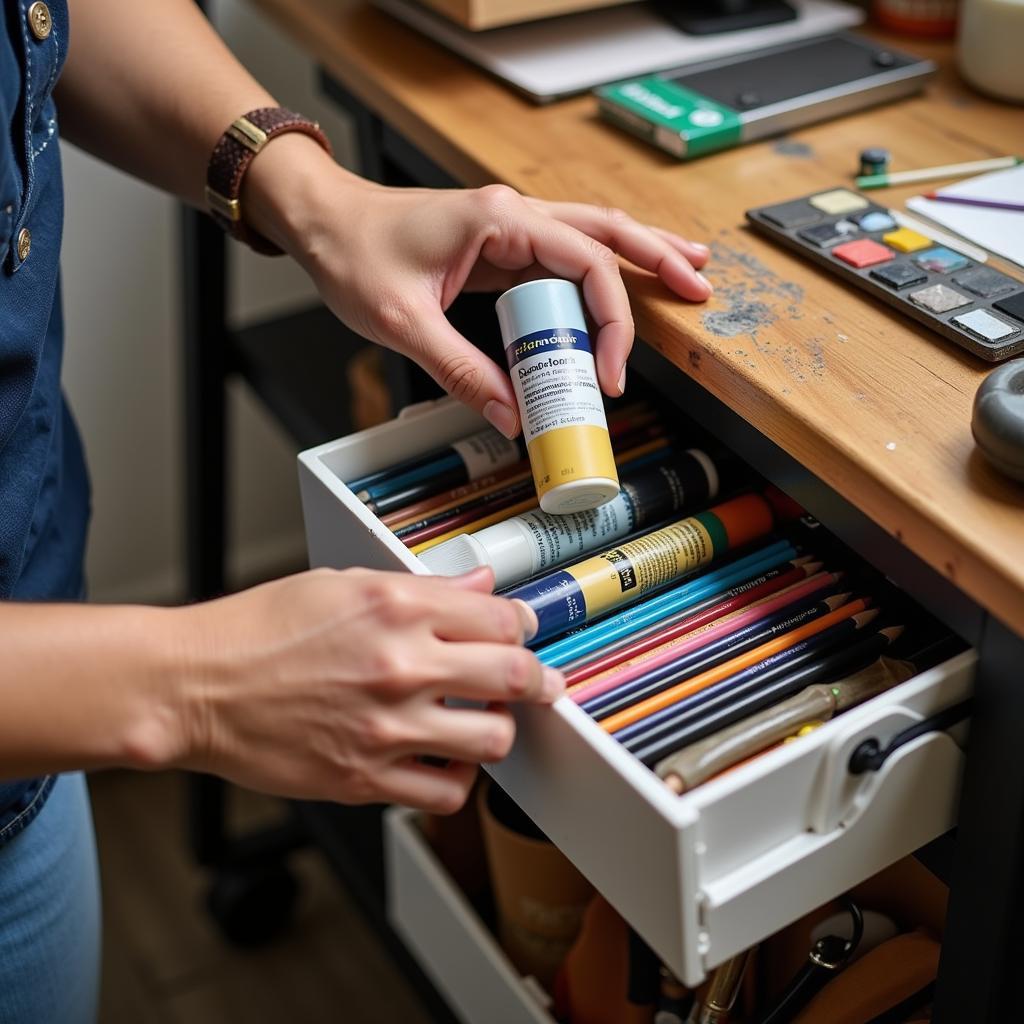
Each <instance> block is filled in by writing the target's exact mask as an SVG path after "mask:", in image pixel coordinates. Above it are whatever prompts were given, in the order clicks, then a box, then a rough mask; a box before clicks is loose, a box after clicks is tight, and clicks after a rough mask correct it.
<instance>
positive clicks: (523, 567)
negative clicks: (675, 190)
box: [423, 448, 718, 589]
mask: <svg viewBox="0 0 1024 1024" xmlns="http://www.w3.org/2000/svg"><path fill="white" fill-rule="evenodd" d="M619 479H620V483H621V486H622V490H621V491H620V492H619V495H618V497H616V498H613V499H612V500H611V501H609V502H606V503H605V504H603V505H601V506H599V507H598V508H595V509H590V510H588V511H585V512H571V513H569V514H567V515H561V516H553V515H549V514H548V513H546V512H543V511H541V510H540V509H539V508H537V507H536V506H534V507H531V508H530V510H529V511H527V512H525V513H522V514H520V515H516V516H513V517H511V518H508V519H506V520H505V521H503V522H501V523H498V524H496V525H494V526H490V527H488V528H487V529H483V530H482V529H479V528H476V529H474V530H473V532H472V533H469V532H466V533H462V534H461V535H460V536H456V537H453V538H452V539H451V540H447V541H445V542H444V543H443V544H441V545H439V546H438V547H435V548H433V549H432V550H430V551H428V552H426V553H425V554H424V557H423V563H424V565H426V566H427V568H428V569H430V570H432V571H433V572H436V573H438V574H439V575H441V576H458V575H459V574H461V573H464V572H469V571H470V570H471V569H474V568H477V567H479V566H489V567H490V568H491V569H492V570H493V572H494V585H495V587H496V588H497V589H502V588H504V587H509V586H512V585H513V584H515V583H519V582H521V581H523V580H525V579H528V578H529V577H531V576H536V575H537V574H538V573H542V572H546V571H550V570H551V569H553V568H555V567H556V566H559V565H564V564H565V563H566V562H571V561H573V559H577V558H580V557H581V556H583V555H586V554H588V553H589V552H591V551H595V550H599V549H600V548H601V547H604V546H607V545H608V544H610V543H614V542H615V541H617V540H619V539H620V538H622V537H625V536H628V535H629V534H631V533H633V532H634V531H636V530H638V529H641V528H642V527H644V526H648V525H651V524H654V523H658V522H663V521H664V520H665V519H667V518H668V517H670V516H672V515H674V514H678V513H680V512H682V511H684V509H685V508H686V507H689V508H694V507H697V508H701V507H703V506H705V505H706V504H707V502H708V501H709V500H712V499H714V498H716V497H717V496H718V471H717V470H716V469H715V464H714V463H713V462H712V461H711V459H710V458H709V457H708V456H707V455H706V454H705V453H704V452H702V451H700V450H698V449H696V448H691V449H687V450H686V451H683V452H680V453H679V454H678V455H675V456H672V457H670V458H668V459H666V460H664V461H662V462H660V463H659V464H658V465H656V466H649V467H648V466H642V467H639V468H636V469H633V470H632V471H630V472H627V471H626V469H625V467H623V468H622V469H620V472H619Z"/></svg>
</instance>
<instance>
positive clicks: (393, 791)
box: [378, 760, 477, 814]
mask: <svg viewBox="0 0 1024 1024" xmlns="http://www.w3.org/2000/svg"><path fill="white" fill-rule="evenodd" d="M476 773H477V766H476V765H475V764H463V763H461V762H457V761H454V762H452V763H451V764H448V765H445V766H444V767H443V768H439V767H437V766H435V765H429V764H422V763H421V762H417V761H412V760H410V761H408V762H403V763H401V764H396V765H392V766H390V767H388V768H386V769H384V770H383V771H382V772H381V774H380V777H379V779H378V784H379V794H380V799H381V800H385V801H387V802H389V803H396V804H405V805H406V806H407V807H416V808H418V809H419V810H422V811H429V812H431V813H433V814H454V813H455V812H456V811H457V810H458V809H459V808H460V807H461V806H462V805H463V804H464V803H465V802H466V798H467V797H468V796H469V793H470V790H471V789H472V788H473V781H474V780H475V779H476Z"/></svg>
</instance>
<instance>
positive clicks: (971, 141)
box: [257, 0, 1024, 633]
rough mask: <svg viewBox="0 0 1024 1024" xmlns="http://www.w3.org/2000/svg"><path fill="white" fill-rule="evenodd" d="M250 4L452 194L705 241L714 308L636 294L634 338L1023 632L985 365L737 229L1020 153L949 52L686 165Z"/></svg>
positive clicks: (325, 14)
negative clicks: (985, 415)
mask: <svg viewBox="0 0 1024 1024" xmlns="http://www.w3.org/2000/svg"><path fill="white" fill-rule="evenodd" d="M257 6H260V7H262V8H265V9H266V10H267V11H268V12H269V13H271V14H273V15H275V16H276V17H277V19H278V21H279V22H280V23H281V24H282V25H283V26H285V27H287V29H288V30H289V31H291V32H292V33H293V34H294V35H295V36H296V37H297V38H298V40H299V41H300V42H301V44H302V45H303V47H304V48H306V49H307V50H308V51H309V52H310V53H312V54H313V55H314V56H315V58H316V59H317V60H318V61H319V62H320V63H321V64H322V65H323V67H324V68H325V69H326V70H327V71H328V72H329V73H330V74H331V75H332V76H333V77H335V78H337V79H338V80H339V81H341V82H342V83H343V84H344V85H345V86H346V88H348V89H349V90H351V92H353V93H354V94H355V95H356V96H358V97H359V98H360V99H361V100H362V101H363V102H365V103H366V104H368V105H369V106H370V107H371V108H372V109H374V110H375V111H376V112H377V113H378V114H379V115H380V117H382V118H383V119H384V120H385V121H386V122H387V123H388V124H389V125H391V126H393V127H394V128H395V130H396V131H398V132H399V133H401V134H402V135H403V136H404V137H405V138H407V139H408V140H409V141H410V142H412V143H413V144H414V145H415V146H417V147H418V148H419V149H421V150H422V151H423V152H424V153H425V154H426V155H427V156H429V157H430V158H432V159H433V160H434V161H436V162H437V163H438V164H439V165H440V166H441V167H443V168H444V169H445V170H446V171H448V172H449V173H450V174H451V175H452V176H453V177H454V178H456V179H457V180H459V181H461V182H464V183H466V184H469V185H479V184H484V183H487V182H494V181H501V182H504V183H506V184H508V185H511V186H513V187H514V188H516V189H519V190H520V191H522V192H525V193H529V194H532V195H536V196H540V197H543V198H546V199H576V200H581V201H587V202H592V203H597V204H600V205H604V206H615V207H621V208H623V209H625V210H627V211H628V212H629V213H630V214H632V215H633V216H635V217H636V218H638V219H640V220H642V221H646V222H649V223H652V224H660V225H662V226H663V227H666V228H670V229H672V230H675V231H678V232H680V233H682V234H684V235H686V236H688V237H690V238H693V239H695V240H697V241H704V242H706V243H708V244H710V245H711V248H712V253H713V256H712V259H711V262H710V263H709V264H708V266H707V268H706V271H705V273H706V274H707V276H708V277H709V278H710V279H711V281H712V282H713V283H714V285H715V287H716V292H715V295H714V297H713V298H712V300H711V301H710V302H709V303H708V304H707V305H692V304H689V303H686V302H682V301H679V300H677V299H675V298H673V297H672V296H670V295H669V294H668V292H667V291H666V290H665V289H664V288H663V287H661V286H660V285H659V284H658V283H657V282H655V281H654V280H652V279H650V278H646V277H642V276H641V275H638V274H635V275H630V280H629V284H630V288H631V294H632V296H633V312H634V315H635V318H636V324H637V331H638V334H639V335H640V336H641V337H642V338H643V339H644V340H645V341H647V342H648V343H649V344H651V345H652V346H654V347H655V348H657V349H658V350H659V351H661V352H662V353H663V354H664V355H666V356H667V357H668V358H669V359H670V360H671V361H672V362H673V363H675V364H676V365H678V366H681V367H685V368H686V370H687V372H688V373H689V374H690V375H691V376H692V377H693V378H694V379H696V380H697V381H698V382H699V383H700V384H701V385H703V386H704V387H705V388H706V389H707V390H708V391H710V392H711V393H713V394H714V395H716V396H717V397H718V398H720V399H721V400H722V401H723V402H724V403H725V404H726V405H728V406H729V407H731V408H732V409H734V410H735V411H737V412H738V413H739V414H741V415H742V416H743V417H744V419H746V420H747V421H748V422H749V423H750V424H751V425H752V426H754V427H756V428H757V429H758V430H760V431H761V432H762V433H763V434H765V435H766V436H767V437H769V438H770V439H771V440H773V441H774V442H776V443H777V444H778V445H780V446H781V447H782V448H783V449H784V450H785V451H787V452H789V453H790V454H791V455H792V456H793V457H794V458H796V459H797V460H798V461H799V462H800V463H802V464H803V465H804V466H805V467H806V468H807V469H808V470H810V471H811V472H812V473H814V474H816V475H817V476H818V477H819V478H820V479H821V480H823V481H825V482H826V483H827V484H829V485H830V486H832V487H833V488H834V489H835V490H836V491H837V492H838V493H839V494H841V495H842V496H843V497H844V498H846V499H847V500H848V501H849V502H851V503H852V504H853V505H855V506H856V507H857V508H859V509H860V510H862V511H863V512H864V513H865V514H866V515H867V516H869V517H870V518H871V519H872V520H874V521H875V522H876V523H878V524H879V525H880V526H882V527H883V528H884V529H885V530H886V531H888V532H889V533H890V534H891V535H892V536H893V537H895V538H896V539H897V540H899V541H901V542H902V543H903V544H904V545H905V546H906V547H908V548H909V549H910V550H912V551H913V552H914V553H915V554H917V555H918V556H919V557H920V558H921V559H923V560H924V561H925V562H927V563H928V564H929V565H931V566H932V567H933V568H934V569H935V570H937V571H938V572H939V573H941V574H942V575H944V576H946V577H948V578H949V579H951V580H952V581H954V582H955V584H956V585H957V587H958V588H960V589H961V590H963V591H964V592H965V593H966V594H968V595H969V596H970V597H971V598H973V599H974V600H975V601H976V602H977V603H978V604H980V605H981V606H982V607H984V608H986V609H988V610H989V611H991V612H993V613H995V614H996V615H997V616H999V617H1000V618H1001V619H1002V620H1003V621H1005V622H1006V624H1007V625H1009V626H1011V627H1012V628H1013V629H1014V630H1015V631H1016V632H1018V633H1024V486H1021V485H1019V484H1014V483H1012V482H1009V481H1007V480H1005V479H1003V478H1002V477H1000V476H999V475H998V474H997V473H995V472H994V471H993V470H992V469H990V468H989V467H988V466H987V464H986V463H985V462H984V461H983V460H982V459H981V457H980V455H979V454H978V453H977V452H976V451H975V446H974V441H973V439H972V437H971V432H970V418H971V402H972V400H973V397H974V392H975V390H976V389H977V387H978V385H979V384H980V383H981V380H982V378H983V376H984V375H985V373H986V372H987V371H988V370H989V369H991V367H990V366H988V365H986V364H984V363H982V362H981V361H980V360H977V359H975V358H974V357H972V356H970V355H967V354H966V353H961V351H960V350H959V349H957V348H956V347H955V346H953V345H952V344H948V343H946V342H944V341H943V340H942V339H941V338H939V337H937V336H936V335H934V334H932V333H930V332H929V331H927V330H926V329H925V328H923V327H921V326H919V325H917V324H915V323H914V322H913V321H911V320H910V319H909V318H903V317H900V316H899V315H898V314H894V313H893V312H892V311H891V310H890V309H889V308H887V307H886V306H883V305H882V304H881V303H877V302H875V301H873V300H872V299H870V298H868V297H866V296H865V295H864V294H863V293H861V292H858V291H857V290H855V289H853V288H850V287H848V286H846V285H845V284H843V283H842V282H840V281H838V280H837V279H834V278H831V277H829V276H827V275H826V274H824V273H823V272H821V271H819V270H817V269H816V268H814V267H813V266H811V265H809V264H808V263H807V262H806V261H803V260H801V259H799V258H798V257H796V256H794V255H791V254H789V253H786V252H784V251H782V250H781V249H779V248H777V247H776V246H774V245H772V244H771V243H769V242H767V241H765V240H763V239H760V238H758V237H756V236H754V235H753V234H752V233H751V232H750V231H749V230H748V229H747V228H745V227H744V226H743V224H744V217H743V213H744V210H746V209H747V208H749V207H753V206H761V205H764V204H767V203H770V202H774V201H781V200H785V199H790V198H794V197H796V196H799V195H802V194H804V193H807V192H812V191H815V190H818V189H823V188H826V187H828V186H831V185H838V184H844V183H845V184H849V183H850V179H851V173H852V172H853V171H854V169H855V167H856V165H857V156H858V153H859V151H860V150H861V149H862V148H864V147H865V146H868V145H878V146H883V147H885V148H887V149H889V150H890V151H891V152H892V154H893V161H894V167H896V168H899V167H916V166H929V165H933V164H941V163H952V162H954V161H961V160H971V159H980V158H983V157H989V156H996V155H1002V154H1004V153H1006V152H1007V151H1009V150H1010V149H1012V140H1013V138H1014V137H1016V139H1017V142H1018V144H1019V142H1020V140H1021V139H1022V137H1024V115H1022V112H1021V110H1020V109H1019V108H1016V109H1014V108H1012V107H1009V106H1006V105H1000V104H998V103H995V102H991V101H988V100H986V99H984V98H982V97H981V96H979V95H978V94H976V93H972V92H970V91H968V90H967V89H966V88H965V87H964V86H963V85H962V84H961V83H960V81H959V80H958V78H957V75H956V73H955V70H954V69H953V67H952V62H951V60H950V56H949V51H950V48H949V47H948V46H941V45H940V46H932V47H928V46H921V45H915V46H914V47H913V49H914V50H915V51H916V52H919V53H921V54H922V55H925V56H933V57H934V58H935V59H936V60H937V61H938V62H939V63H940V65H941V69H942V70H941V74H940V77H939V80H938V81H937V82H936V83H934V84H933V85H931V86H930V87H929V88H928V90H927V92H926V94H925V95H923V96H921V97H919V98H916V99H910V100H905V101H902V102H899V103H895V104H891V105H889V106H885V107H880V108H876V109H874V110H869V111H865V112H864V113H861V114H857V115H854V116H850V117H844V118H841V119H839V120H836V121H832V122H829V123H825V124H821V125H817V126H815V127H812V128H808V129H805V130H803V131H801V132H798V133H796V134H794V135H792V136H790V137H788V138H787V139H786V140H785V141H784V142H782V143H780V142H779V141H777V140H776V141H768V142H763V143H759V144H755V145H751V146H744V147H740V148H737V149H734V150H731V151H728V152H725V153H720V154H717V155H715V156H711V157H707V158H704V159H702V160H697V161H694V162H693V163H691V164H680V163H678V162H677V161H675V160H674V159H672V158H671V157H669V156H667V155H662V154H660V153H659V152H658V151H656V150H654V149H653V148H651V147H649V146H647V145H645V144H644V143H642V142H639V141H637V140H634V139H632V138H631V137H629V136H627V135H625V134H624V133H622V132H620V131H617V130H615V129H612V128H610V127H608V126H607V125H605V124H604V123H602V122H601V121H599V120H598V118H597V114H596V109H595V103H594V101H593V99H592V98H590V97H580V98H577V99H572V100H568V101H564V102H561V103H556V104H552V105H550V106H546V107H537V106H535V105H533V104H532V103H530V102H529V101H528V100H526V99H524V98H522V97H521V96H519V95H517V94H515V93H514V92H512V91H511V90H510V89H508V88H506V87H505V86H504V85H502V84H500V83H499V82H497V81H496V80H493V79H491V78H489V77H487V76H485V75H484V74H482V73H481V72H480V71H479V70H478V69H477V68H475V67H473V66H472V65H470V64H468V63H467V62H465V61H463V60H462V59H460V58H459V57H456V56H454V55H452V54H450V53H448V52H446V51H444V50H443V49H441V48H440V47H439V46H437V45H435V44H433V43H431V42H429V41H427V40H426V39H424V38H422V37H420V36H418V35H416V34H415V33H413V32H412V31H410V30H409V29H407V28H405V27H404V26H402V25H400V24H399V23H397V22H395V21H394V20H392V19H391V18H389V17H388V16H387V15H384V14H382V13H379V12H377V11H374V10H373V9H371V8H369V7H368V6H367V5H365V4H363V3H356V2H349V0H301V2H300V0H258V4H257ZM894 44H895V45H899V41H894ZM929 51H931V52H929ZM918 191H920V189H919V188H918V189H913V188H909V189H908V188H904V189H902V190H899V189H892V190H887V191H885V192H883V193H877V194H876V196H877V197H879V198H881V200H882V201H883V202H889V203H890V204H892V205H896V204H901V203H902V201H903V199H905V198H906V197H907V196H908V195H913V194H915V192H918Z"/></svg>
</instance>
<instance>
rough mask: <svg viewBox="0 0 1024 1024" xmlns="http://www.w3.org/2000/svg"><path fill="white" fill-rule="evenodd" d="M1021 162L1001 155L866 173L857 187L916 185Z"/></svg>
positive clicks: (1018, 159) (998, 168) (1014, 157)
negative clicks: (965, 161)
mask: <svg viewBox="0 0 1024 1024" xmlns="http://www.w3.org/2000/svg"><path fill="white" fill-rule="evenodd" d="M1020 162H1021V159H1020V157H1017V156H1000V157H996V158H994V159H992V160H969V161H968V162H967V163H962V164H946V165H945V166H943V167H920V168H918V169H917V170H912V171H896V172H894V173H890V174H865V175H861V176H860V177H858V178H854V183H855V184H856V186H857V188H863V189H871V188H887V187H888V186H890V185H914V184H916V183H917V182H919V181H934V180H935V179H936V178H959V177H963V176H964V175H966V174H981V173H982V172H984V171H1001V170H1002V169H1003V168H1004V167H1016V166H1017V164H1019V163H1020Z"/></svg>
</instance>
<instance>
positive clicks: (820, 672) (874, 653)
mask: <svg viewBox="0 0 1024 1024" xmlns="http://www.w3.org/2000/svg"><path fill="white" fill-rule="evenodd" d="M848 621H852V620H848ZM840 625H842V624H841V623H840ZM896 632H898V630H896ZM892 634H893V630H892V628H890V630H889V631H887V630H878V631H877V632H875V633H872V634H871V635H870V636H867V637H864V638H863V639H859V640H858V641H856V642H855V643H853V644H846V645H844V646H843V647H841V648H840V649H839V650H835V649H834V646H831V645H830V646H829V647H828V648H826V649H825V650H821V649H818V650H814V651H812V652H810V656H809V657H807V658H805V659H800V663H799V664H796V665H793V664H788V665H785V666H783V667H782V669H781V671H779V672H777V673H776V672H771V671H770V670H769V672H766V673H763V674H762V676H761V678H759V679H753V680H748V681H747V682H745V683H743V684H742V685H741V686H739V687H736V688H734V689H733V690H732V691H731V692H728V693H725V694H722V695H721V697H719V698H715V699H714V700H712V701H708V702H707V703H706V704H704V705H703V706H701V707H699V708H694V709H692V710H691V713H689V714H684V715H681V716H680V717H679V719H678V720H677V722H676V723H675V724H674V728H673V729H671V730H670V731H665V732H664V733H662V734H661V735H659V736H658V737H656V738H651V739H650V740H649V741H648V742H646V743H645V744H644V745H643V746H640V747H638V749H636V750H634V751H633V753H635V754H636V756H637V757H638V758H640V760H641V761H643V762H644V764H646V765H647V766H648V767H650V766H652V765H654V764H657V762H658V761H660V760H662V759H663V758H666V757H668V756H669V755H670V754H673V753H675V752H676V751H677V750H681V749H682V748H683V747H685V746H687V745H688V744H690V743H696V742H697V741H698V740H701V739H703V738H704V737H705V736H710V735H711V734H712V733H714V732H717V731H718V730H719V729H724V728H725V727H726V726H728V725H732V724H733V723H734V722H738V721H739V720H740V719H742V718H746V717H747V716H749V715H752V714H755V713H756V712H758V711H761V710H763V709H764V708H767V707H771V705H773V704H776V703H778V702H779V701H783V700H786V699H787V698H788V697H792V696H794V695H795V694H797V693H799V692H800V691H801V690H803V689H804V688H805V687H807V686H810V685H811V684H812V683H823V682H829V681H831V680H835V679H841V678H842V677H843V676H845V675H850V674H851V673H853V672H858V671H860V669H862V668H864V667H866V666H867V665H870V664H871V662H873V661H874V660H875V659H876V658H877V657H878V656H879V655H880V654H881V653H882V651H884V650H885V649H886V647H888V646H889V643H890V642H891V638H892Z"/></svg>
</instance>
